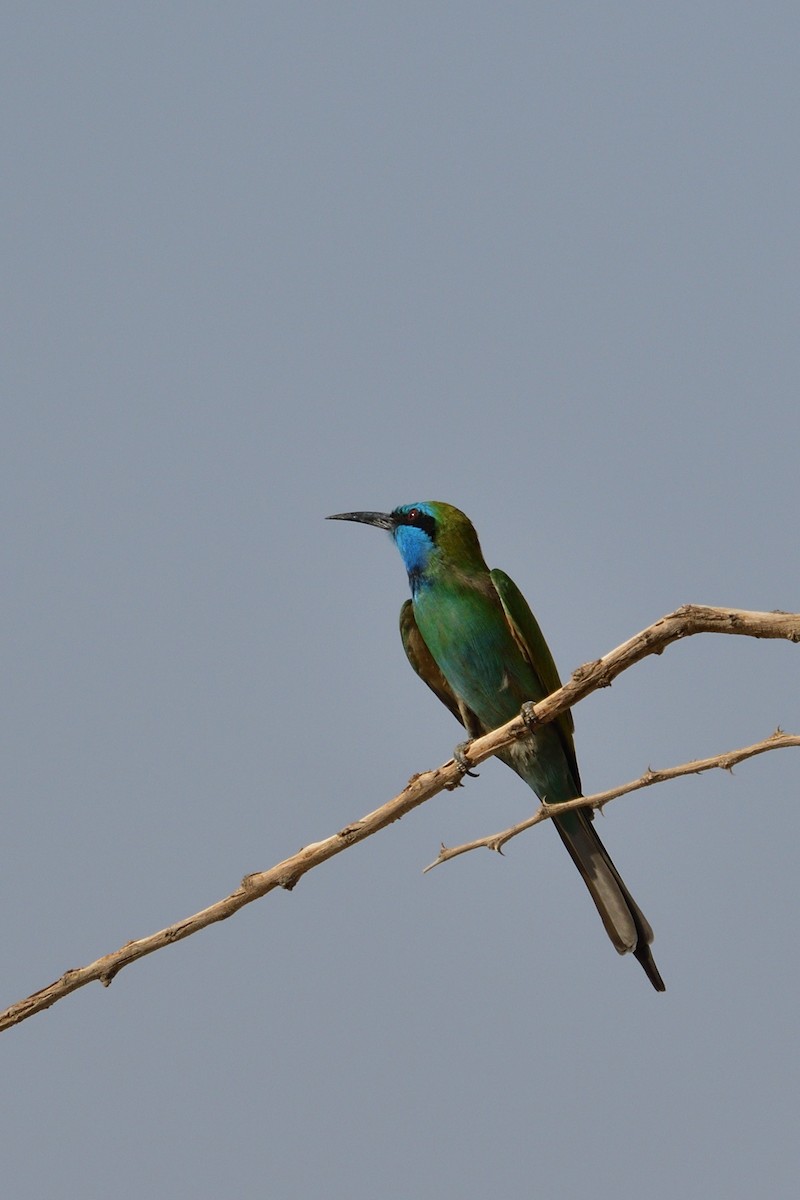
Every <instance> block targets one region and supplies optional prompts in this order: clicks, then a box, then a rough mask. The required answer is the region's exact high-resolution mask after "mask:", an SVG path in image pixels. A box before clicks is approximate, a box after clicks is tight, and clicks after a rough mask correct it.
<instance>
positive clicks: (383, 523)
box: [325, 512, 394, 533]
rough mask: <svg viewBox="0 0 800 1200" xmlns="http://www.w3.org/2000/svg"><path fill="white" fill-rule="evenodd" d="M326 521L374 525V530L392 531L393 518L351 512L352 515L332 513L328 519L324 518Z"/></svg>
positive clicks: (378, 514)
mask: <svg viewBox="0 0 800 1200" xmlns="http://www.w3.org/2000/svg"><path fill="white" fill-rule="evenodd" d="M325 520H326V521H358V523H359V524H360V525H374V526H375V528H376V529H388V531H389V532H390V533H391V531H392V530H393V529H394V518H393V517H392V514H391V513H378V512H352V513H333V514H332V515H331V516H330V517H326V518H325Z"/></svg>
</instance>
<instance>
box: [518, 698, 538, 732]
mask: <svg viewBox="0 0 800 1200" xmlns="http://www.w3.org/2000/svg"><path fill="white" fill-rule="evenodd" d="M519 715H520V716H521V717H522V720H523V721H524V722H525V724H526V725H527V726H528V729H529V730H530V731H531V733H533V731H534V730H535V728H536V726H537V725H538V724H539V719H538V717H537V716H536V705H535V704H534V703H533V701H532V700H526V701H525V703H524V704H523V706H522V708H521V709H520V710H519Z"/></svg>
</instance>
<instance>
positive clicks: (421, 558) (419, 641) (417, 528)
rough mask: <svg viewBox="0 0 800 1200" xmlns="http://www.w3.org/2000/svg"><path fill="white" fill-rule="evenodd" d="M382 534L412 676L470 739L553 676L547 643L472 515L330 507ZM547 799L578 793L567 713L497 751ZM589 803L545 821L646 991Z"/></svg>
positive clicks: (639, 925) (619, 888) (655, 978)
mask: <svg viewBox="0 0 800 1200" xmlns="http://www.w3.org/2000/svg"><path fill="white" fill-rule="evenodd" d="M331 519H332V520H337V521H359V522H361V523H362V524H364V525H375V526H377V528H378V529H386V530H388V531H389V533H391V535H392V537H393V539H394V541H395V543H396V545H397V548H398V550H399V551H400V554H401V555H402V558H403V562H404V563H405V566H406V570H407V571H408V581H409V584H410V585H411V599H410V600H406V602H405V604H404V605H403V607H402V609H401V610H400V634H401V637H402V639H403V647H404V649H405V652H406V655H407V656H408V661H409V662H410V663H411V666H412V667H413V668H414V670H415V671H416V672H417V674H418V675H419V676H420V678H421V679H423V680H424V681H425V683H427V685H428V687H429V688H430V689H431V690H432V691H433V692H435V694H436V695H437V696H438V697H439V699H440V700H441V701H442V703H443V704H446V705H447V707H448V708H449V709H450V711H451V712H452V713H453V715H454V716H455V717H456V718H457V719H458V720H459V721H460V722H461V724H462V725H463V726H464V728H465V729H466V731H467V734H468V735H469V737H471V738H474V737H478V736H479V735H481V734H484V733H488V732H489V731H490V730H492V729H496V728H497V727H498V726H499V725H504V724H505V722H506V721H510V720H511V718H512V717H514V716H516V715H517V714H518V713H519V711H520V708H521V707H522V705H523V704H524V703H525V701H533V702H534V703H536V702H537V701H539V700H542V699H543V698H544V697H545V696H547V695H549V694H550V693H551V692H554V691H555V690H556V689H557V688H559V687H560V686H561V682H560V680H559V677H558V671H557V669H556V665H555V663H554V661H553V656H552V654H551V653H550V650H549V648H548V645H547V642H546V641H545V640H544V637H543V636H542V632H541V630H540V628H539V625H538V623H537V621H536V618H535V617H534V615H533V613H532V612H531V610H530V608H529V607H528V604H527V603H526V601H525V598H524V597H523V595H522V593H521V592H520V591H519V589H518V588H517V587H516V585H515V584H514V583H513V582H512V581H511V580H510V579H509V577H508V576H507V575H506V574H505V573H504V572H503V571H490V570H489V568H488V567H487V566H486V563H485V561H484V558H483V554H482V553H481V548H480V544H479V542H478V536H477V534H476V533H475V530H474V529H473V527H472V524H471V522H470V521H469V520H468V519H467V517H466V516H465V515H464V513H462V512H461V511H460V510H459V509H457V508H453V506H452V505H450V504H442V503H440V502H438V501H424V502H421V503H418V504H404V505H401V506H400V507H399V508H396V509H395V510H394V512H391V513H375V512H351V513H336V514H335V516H334V517H332V518H331ZM498 758H500V759H502V761H503V762H504V763H506V764H507V766H509V767H511V769H512V770H514V771H516V773H517V774H518V775H520V776H521V777H522V778H523V779H524V780H525V782H526V783H527V784H529V785H530V787H532V788H533V790H534V792H535V793H536V795H537V796H539V797H540V798H541V799H546V800H547V801H549V802H550V803H551V804H557V803H558V802H559V801H563V800H571V799H573V798H574V797H577V796H580V795H581V783H580V777H579V775H578V764H577V761H576V758H575V747H574V744H573V721H572V714H571V713H569V712H566V713H564V714H562V716H560V717H558V718H557V720H555V721H553V722H551V723H549V724H547V725H542V726H540V727H539V728H538V729H536V730H535V731H534V732H532V733H531V735H530V736H529V737H527V738H524V739H522V740H521V741H518V742H516V743H515V744H514V745H513V746H510V747H509V748H508V749H507V750H504V751H503V752H502V753H501V754H499V755H498ZM592 815H593V814H592V812H591V811H590V810H586V809H576V810H575V811H574V812H569V813H564V814H563V815H562V816H560V817H556V818H555V819H554V824H555V826H556V829H557V830H558V832H559V834H560V836H561V840H562V841H563V843H564V845H565V846H566V847H567V850H569V852H570V854H571V856H572V860H573V862H574V863H575V865H576V867H577V868H578V870H579V871H580V873H581V876H582V877H583V881H584V883H585V884H586V886H587V888H588V889H589V892H590V893H591V897H592V899H593V900H594V903H595V905H596V906H597V910H598V912H599V913H600V916H601V918H602V921H603V924H604V925H605V928H606V932H607V933H608V936H609V937H610V938H611V941H612V942H613V943H614V946H615V947H616V949H617V950H618V951H619V953H620V954H627V953H629V952H632V953H633V954H634V956H635V957H636V958H637V959H638V960H639V962H640V963H641V965H642V967H643V968H644V970H645V972H646V974H647V977H648V979H649V980H650V982H651V983H652V985H653V987H654V988H655V989H656V991H659V992H663V991H664V981H663V980H662V978H661V976H660V974H659V972H658V968H657V967H656V964H655V962H654V961H653V956H652V954H651V952H650V943H651V942H652V940H653V931H652V929H651V928H650V925H649V923H648V921H647V919H646V918H645V916H644V914H643V913H642V911H641V909H640V908H639V906H638V905H637V903H636V901H635V900H634V899H633V897H632V896H631V894H630V892H629V891H628V889H627V888H626V886H625V884H624V883H623V881H622V879H621V877H620V875H619V872H618V871H617V869H616V867H615V866H614V864H613V863H612V861H611V859H610V858H609V856H608V853H607V851H606V849H605V847H604V845H603V843H602V842H601V841H600V838H599V837H598V836H597V833H596V832H595V829H594V825H593V824H592Z"/></svg>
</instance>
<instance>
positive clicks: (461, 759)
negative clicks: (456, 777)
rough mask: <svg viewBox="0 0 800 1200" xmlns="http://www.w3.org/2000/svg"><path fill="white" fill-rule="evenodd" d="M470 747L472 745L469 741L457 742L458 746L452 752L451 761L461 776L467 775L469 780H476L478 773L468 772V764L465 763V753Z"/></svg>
mask: <svg viewBox="0 0 800 1200" xmlns="http://www.w3.org/2000/svg"><path fill="white" fill-rule="evenodd" d="M471 745H472V742H471V741H469V742H459V743H458V745H457V746H456V748H455V750H454V751H453V761H454V762H455V764H456V766H457V767H458V769H459V770H460V771H461V774H462V775H469V777H470V779H477V778H478V772H477V771H470V769H469V762H468V761H467V751H468V750H469V748H470V746H471Z"/></svg>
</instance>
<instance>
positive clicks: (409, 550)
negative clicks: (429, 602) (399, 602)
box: [394, 525, 434, 596]
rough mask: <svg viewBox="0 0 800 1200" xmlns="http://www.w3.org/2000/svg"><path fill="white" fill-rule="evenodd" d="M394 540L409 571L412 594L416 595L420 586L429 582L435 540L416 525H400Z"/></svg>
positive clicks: (395, 532)
mask: <svg viewBox="0 0 800 1200" xmlns="http://www.w3.org/2000/svg"><path fill="white" fill-rule="evenodd" d="M394 540H395V543H396V545H397V549H398V550H399V551H400V555H401V557H402V559H403V562H404V564H405V568H406V570H407V571H408V582H409V584H410V585H411V595H412V596H416V594H417V592H418V591H419V590H420V588H423V587H425V585H426V584H427V583H428V582H429V580H428V578H427V569H428V566H429V564H430V560H431V555H432V554H433V550H434V543H433V540H432V539H431V537H430V535H429V534H428V533H426V531H425V530H424V529H419V528H417V527H416V526H414V525H398V526H397V528H396V529H395V531H394Z"/></svg>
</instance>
